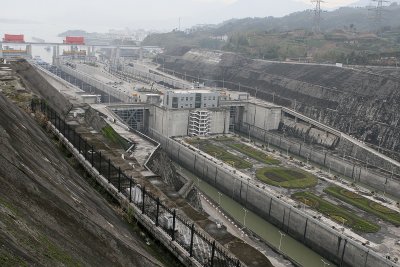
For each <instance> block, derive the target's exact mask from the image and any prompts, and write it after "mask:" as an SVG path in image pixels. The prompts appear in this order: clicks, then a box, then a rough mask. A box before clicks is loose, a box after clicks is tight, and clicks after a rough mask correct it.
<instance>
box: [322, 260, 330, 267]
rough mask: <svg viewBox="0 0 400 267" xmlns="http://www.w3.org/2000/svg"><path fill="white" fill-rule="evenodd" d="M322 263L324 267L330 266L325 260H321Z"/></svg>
mask: <svg viewBox="0 0 400 267" xmlns="http://www.w3.org/2000/svg"><path fill="white" fill-rule="evenodd" d="M321 261H322V263H323V264H324V267H325V266H329V265H330V264H329V263H327V262H326V261H324V259H321Z"/></svg>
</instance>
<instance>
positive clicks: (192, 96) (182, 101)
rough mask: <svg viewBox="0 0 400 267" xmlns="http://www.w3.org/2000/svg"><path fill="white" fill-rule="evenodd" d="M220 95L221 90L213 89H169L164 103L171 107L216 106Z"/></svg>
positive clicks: (194, 107) (196, 107)
mask: <svg viewBox="0 0 400 267" xmlns="http://www.w3.org/2000/svg"><path fill="white" fill-rule="evenodd" d="M219 96H220V93H219V92H214V91H211V90H168V91H167V92H166V93H165V95H164V100H163V105H164V106H165V107H166V108H169V109H198V108H202V109H207V108H216V107H218V104H219Z"/></svg>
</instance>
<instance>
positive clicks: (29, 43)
mask: <svg viewBox="0 0 400 267" xmlns="http://www.w3.org/2000/svg"><path fill="white" fill-rule="evenodd" d="M0 45H40V46H55V45H58V46H71V45H77V46H93V47H101V48H121V49H145V50H153V49H161V48H160V47H158V46H137V45H106V44H65V43H54V42H23V43H19V42H2V41H0Z"/></svg>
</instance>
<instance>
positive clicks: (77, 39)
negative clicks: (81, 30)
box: [64, 36, 85, 45]
mask: <svg viewBox="0 0 400 267" xmlns="http://www.w3.org/2000/svg"><path fill="white" fill-rule="evenodd" d="M64 44H71V45H84V44H85V38H83V37H81V36H66V37H65V40H64Z"/></svg>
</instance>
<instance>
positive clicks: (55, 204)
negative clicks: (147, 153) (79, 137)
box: [0, 84, 161, 267]
mask: <svg viewBox="0 0 400 267" xmlns="http://www.w3.org/2000/svg"><path fill="white" fill-rule="evenodd" d="M4 86H5V84H2V85H1V86H0V89H3V88H4ZM0 166H1V167H0V184H1V186H0V266H146V267H147V266H161V264H160V263H159V262H158V261H157V260H156V259H155V258H154V256H152V255H151V254H149V252H147V251H146V249H145V246H146V245H145V244H144V243H143V242H142V241H140V238H139V237H138V236H136V235H135V234H133V233H132V231H131V230H130V226H129V225H128V224H127V223H126V222H124V221H123V219H122V218H121V215H118V213H117V212H116V211H115V210H114V208H113V207H112V206H111V205H110V204H109V203H108V202H107V201H106V200H104V199H103V197H102V196H101V195H100V194H99V193H97V192H96V190H95V189H93V188H92V187H91V186H90V185H89V184H88V183H87V182H86V181H85V180H84V179H83V178H82V177H80V176H79V175H78V174H77V172H76V171H75V170H74V169H72V168H71V166H70V165H69V164H68V162H67V161H66V159H65V157H64V155H63V154H62V153H61V152H60V150H59V149H58V148H57V146H56V145H55V144H54V143H53V142H52V141H50V140H49V138H48V136H47V135H46V134H45V133H44V132H43V130H42V128H40V127H39V126H38V124H37V123H36V121H34V120H33V119H32V118H31V117H30V116H29V115H28V114H27V113H26V112H24V111H22V110H21V109H20V108H18V107H16V106H15V105H14V104H13V103H11V102H10V101H9V100H8V99H7V98H5V97H4V95H3V93H1V92H0Z"/></svg>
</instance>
